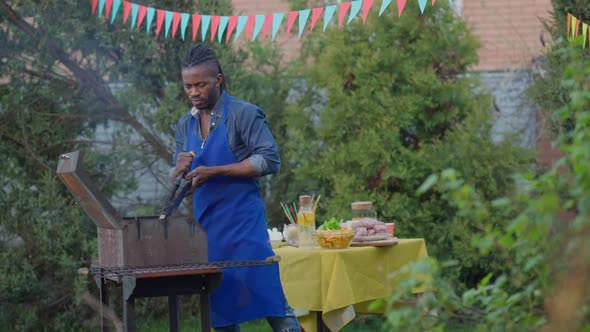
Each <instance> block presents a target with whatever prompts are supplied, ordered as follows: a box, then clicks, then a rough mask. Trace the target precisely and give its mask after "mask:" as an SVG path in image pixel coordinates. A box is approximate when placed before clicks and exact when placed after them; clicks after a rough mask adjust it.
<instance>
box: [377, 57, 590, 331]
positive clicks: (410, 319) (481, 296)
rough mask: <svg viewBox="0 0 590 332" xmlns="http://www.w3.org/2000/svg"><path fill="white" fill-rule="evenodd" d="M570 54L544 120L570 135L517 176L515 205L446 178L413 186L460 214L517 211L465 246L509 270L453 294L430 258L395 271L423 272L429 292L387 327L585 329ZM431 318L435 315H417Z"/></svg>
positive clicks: (583, 66)
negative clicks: (560, 93)
mask: <svg viewBox="0 0 590 332" xmlns="http://www.w3.org/2000/svg"><path fill="white" fill-rule="evenodd" d="M575 52H576V51H575V50H574V51H572V54H570V55H568V56H569V57H571V59H573V60H574V61H573V62H572V64H571V65H569V66H568V67H567V68H566V71H565V75H564V79H563V80H562V86H563V88H564V89H566V90H568V91H570V93H569V96H568V100H570V101H569V103H568V104H566V105H565V106H564V107H562V108H560V109H558V110H556V111H554V113H553V116H555V117H559V118H561V119H573V120H574V122H573V126H572V131H571V132H564V133H562V134H561V135H560V136H559V138H558V139H559V140H558V142H557V143H558V144H559V146H560V148H561V150H562V151H564V152H566V154H565V155H564V157H563V158H562V159H561V160H560V161H559V162H558V163H557V164H556V165H555V166H554V167H553V169H551V170H550V171H548V172H547V173H544V174H541V175H539V176H538V177H534V176H533V175H532V174H524V175H523V177H524V178H525V179H527V180H529V182H528V184H527V185H526V186H525V187H524V188H523V190H522V192H521V194H520V196H519V197H518V198H517V199H520V200H522V201H523V202H524V203H525V205H524V206H523V205H522V204H521V202H518V201H515V198H508V197H502V198H498V199H495V200H493V201H491V202H485V200H484V198H483V196H482V195H480V194H479V188H478V187H476V186H472V185H470V184H467V183H466V182H465V181H464V180H462V178H461V176H460V175H459V174H458V173H457V172H455V171H454V170H446V171H444V172H442V173H441V174H440V180H441V181H438V177H436V179H437V181H434V180H433V181H429V182H428V183H426V184H425V186H423V187H422V188H421V190H422V191H424V190H427V189H428V188H431V186H434V187H433V188H435V189H436V191H437V192H441V193H442V195H443V196H444V197H445V198H446V199H448V200H449V201H451V202H453V203H454V204H455V205H456V206H457V208H458V209H459V212H460V214H462V215H465V216H471V217H475V216H479V215H487V214H491V213H494V212H495V211H496V209H506V208H514V207H517V208H518V210H519V213H518V215H517V216H516V217H515V218H513V219H511V220H510V222H508V223H507V224H506V225H495V226H492V227H489V228H488V229H487V231H486V233H483V234H482V235H479V236H475V237H474V238H473V241H472V242H473V244H474V245H476V246H477V247H478V248H479V249H480V250H481V251H482V253H483V254H489V253H491V252H494V251H496V252H497V251H500V252H504V253H506V256H505V257H507V258H508V259H507V260H506V261H505V264H506V265H507V266H508V267H509V269H507V270H506V271H505V272H504V273H502V274H497V275H494V274H491V273H490V274H489V275H488V276H487V277H486V278H483V279H482V280H481V281H480V282H479V284H478V285H477V286H476V287H473V288H471V289H468V290H466V291H464V292H461V291H457V290H456V289H454V288H453V287H452V284H451V283H450V282H449V280H448V278H447V277H446V276H445V275H446V274H447V270H448V268H444V267H440V266H439V264H438V263H437V261H436V260H434V259H431V260H430V261H423V262H420V263H418V264H416V265H413V266H411V267H407V269H406V270H405V271H400V273H409V274H412V273H414V274H416V273H420V274H422V273H432V274H433V275H434V276H435V277H434V278H433V281H432V284H431V285H430V287H431V289H436V291H435V292H428V293H427V294H426V295H425V296H424V297H423V298H422V299H421V300H420V301H418V303H417V306H416V307H413V308H408V309H407V310H406V311H403V312H399V311H391V312H390V314H389V320H388V321H389V324H391V325H392V326H399V325H400V324H401V325H404V326H405V330H408V331H411V330H420V329H421V328H422V326H423V324H425V322H426V323H427V324H429V329H430V330H433V331H440V330H442V329H443V328H444V326H445V325H446V324H447V323H448V321H449V319H450V318H453V317H455V318H457V317H459V318H462V319H468V320H472V321H473V322H474V329H473V330H474V331H530V330H537V329H540V330H541V331H582V330H583V331H586V330H588V329H590V286H589V285H590V263H589V262H590V112H589V111H590V92H589V91H590V90H589V85H588V82H590V59H588V58H581V57H579V56H577V55H576V54H575ZM521 206H522V208H521ZM564 212H569V213H570V214H571V215H573V217H571V218H569V219H571V220H569V219H567V218H566V219H564V218H563V217H562V216H563V215H564ZM451 268H452V267H451ZM416 282H417V281H416ZM415 286H416V285H414V284H411V282H410V283H408V284H407V285H405V287H404V289H403V290H402V291H401V292H400V293H397V294H395V295H394V296H393V297H392V298H391V299H390V303H393V302H394V301H399V300H401V299H404V298H407V296H408V295H409V294H411V293H410V291H411V288H412V287H415ZM433 312H436V313H437V315H436V316H433V315H429V316H428V317H426V315H425V313H433ZM425 318H428V319H426V320H425Z"/></svg>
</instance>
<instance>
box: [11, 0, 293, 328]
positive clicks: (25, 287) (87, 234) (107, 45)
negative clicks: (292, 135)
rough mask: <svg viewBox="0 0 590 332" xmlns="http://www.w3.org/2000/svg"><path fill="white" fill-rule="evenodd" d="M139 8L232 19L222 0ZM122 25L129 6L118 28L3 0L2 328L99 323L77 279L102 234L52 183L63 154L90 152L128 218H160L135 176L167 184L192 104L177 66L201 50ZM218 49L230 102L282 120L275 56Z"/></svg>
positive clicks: (106, 189) (99, 177)
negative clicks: (178, 131) (141, 195)
mask: <svg viewBox="0 0 590 332" xmlns="http://www.w3.org/2000/svg"><path fill="white" fill-rule="evenodd" d="M140 3H141V4H143V5H146V6H153V7H157V8H166V9H174V10H176V11H180V12H189V13H190V12H200V13H214V14H229V13H231V3H230V1H226V0H224V1H141V2H140ZM122 17H123V13H122V8H121V9H120V10H119V13H118V14H117V16H116V19H115V20H114V22H113V23H111V22H110V19H107V18H105V17H104V16H103V17H99V16H98V15H95V16H92V15H91V8H90V2H79V1H70V0H65V1H29V0H23V1H0V61H1V62H0V81H1V82H2V83H0V138H1V139H0V153H2V156H4V157H3V158H2V160H1V161H0V190H2V191H3V192H2V195H0V249H1V250H0V262H1V263H2V264H1V266H0V312H1V313H0V329H2V330H6V329H7V328H8V329H10V330H35V331H36V330H87V329H90V328H91V327H92V326H96V324H97V322H98V321H97V319H98V315H97V314H96V313H93V312H92V311H91V310H90V307H89V306H88V305H87V304H86V303H83V301H82V299H83V298H84V297H81V296H79V295H80V294H83V293H84V292H85V291H87V288H88V291H91V292H95V291H96V289H95V286H94V284H91V285H88V284H87V283H86V282H87V280H86V279H76V270H77V269H78V268H79V267H82V266H88V265H89V264H90V261H91V260H92V259H93V258H95V257H96V254H97V251H96V248H95V246H96V245H95V239H96V233H95V227H94V224H93V223H92V222H91V221H90V220H89V219H88V217H87V216H86V215H85V214H84V213H82V211H81V209H80V208H79V207H78V206H76V205H75V204H74V203H75V201H74V199H73V197H72V195H71V194H70V193H69V192H68V191H67V189H66V187H65V186H64V185H63V184H62V183H61V181H59V180H58V179H57V177H56V174H55V170H56V166H57V158H58V156H59V154H60V153H64V152H69V151H73V150H82V151H83V152H84V155H85V163H84V167H85V168H86V169H87V170H88V172H89V173H90V175H91V178H92V179H93V180H94V182H96V183H97V184H98V185H99V189H100V190H101V191H102V192H103V193H104V194H106V195H107V196H108V197H111V196H112V197H114V199H113V200H115V201H118V202H119V205H123V206H122V208H123V209H124V211H122V214H123V215H129V214H139V213H144V214H147V213H150V214H155V213H157V212H159V211H158V209H159V207H160V206H159V204H161V203H160V202H161V201H162V198H161V197H155V200H154V201H151V202H145V201H144V202H138V203H135V204H131V203H132V202H129V201H127V200H126V198H128V195H129V194H130V193H131V192H133V191H134V190H136V189H137V188H138V184H137V183H136V181H135V178H136V176H137V175H138V174H148V176H146V177H147V178H148V180H149V181H152V182H156V181H160V182H161V183H162V186H163V187H166V185H165V184H164V183H165V182H166V176H167V171H166V167H167V165H169V164H170V162H171V159H172V153H173V149H174V144H173V139H174V129H175V126H176V123H177V121H178V119H179V118H180V116H181V115H182V114H183V113H184V112H186V111H187V110H188V107H189V105H188V103H187V101H186V98H185V97H184V94H183V91H182V85H181V84H180V83H181V76H180V61H181V59H182V57H183V56H184V54H185V52H186V51H187V50H188V48H189V47H191V46H192V45H193V44H194V43H192V42H190V41H188V40H187V41H186V42H183V41H182V40H181V39H180V38H179V37H178V36H177V38H175V39H172V38H164V36H163V34H164V32H163V31H162V33H161V34H160V36H159V37H156V36H155V32H154V30H155V24H154V26H152V27H150V29H148V32H147V33H146V28H145V22H144V24H143V25H142V27H141V29H140V30H137V29H135V28H133V27H131V26H130V23H131V21H132V20H129V21H127V23H126V24H123V23H122ZM189 32H190V29H189ZM188 35H189V36H190V33H189V34H188ZM212 46H213V47H214V48H215V49H216V51H217V52H218V55H219V57H220V59H221V62H222V64H223V69H224V72H225V74H226V78H227V80H228V86H229V90H230V93H232V94H235V95H237V96H239V97H243V98H251V99H249V101H251V102H254V103H258V104H261V106H262V107H263V108H264V109H265V110H267V113H268V114H269V119H270V121H269V123H272V121H273V118H280V116H281V115H280V114H278V113H279V112H280V111H281V106H280V105H281V102H282V101H281V96H284V95H285V92H284V86H283V85H281V84H277V82H280V80H275V81H274V82H273V81H272V80H273V77H276V76H277V75H280V73H281V71H280V70H278V67H277V65H276V63H275V59H277V58H278V54H277V53H276V50H274V51H273V50H270V49H268V48H266V47H263V46H261V45H253V49H248V48H249V45H245V50H238V49H237V47H236V48H234V47H232V46H230V45H219V44H217V43H214V44H213V45H212ZM252 54H256V55H257V57H252V56H251V55H252ZM270 88H272V89H274V90H272V89H270ZM273 91H274V92H276V93H274V92H273ZM105 127H106V128H107V129H106V130H105V129H104V128H105ZM97 129H101V130H102V132H103V134H102V135H97V131H96V130H97ZM105 132H106V133H107V134H106V135H105V134H104V133H105ZM162 165H163V166H162ZM150 173H151V175H150ZM74 286H76V287H74Z"/></svg>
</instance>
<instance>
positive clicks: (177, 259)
mask: <svg viewBox="0 0 590 332" xmlns="http://www.w3.org/2000/svg"><path fill="white" fill-rule="evenodd" d="M57 174H58V176H59V177H60V178H61V180H62V181H63V182H64V183H65V185H66V186H67V187H68V189H69V190H70V191H71V192H72V194H73V195H74V196H75V197H76V199H77V200H78V203H79V204H80V205H81V206H82V208H83V209H84V210H85V212H86V213H87V214H88V216H89V217H90V218H91V219H92V221H93V222H94V224H95V225H96V227H97V238H98V264H99V265H100V266H104V267H124V266H150V265H165V264H168V265H173V264H187V263H202V262H207V260H208V259H207V235H206V234H205V232H204V231H203V229H202V228H201V225H199V223H198V222H197V221H196V220H195V219H194V217H193V216H171V217H168V218H166V219H165V220H164V221H161V220H159V218H158V217H156V216H142V217H134V218H130V217H126V218H122V217H121V216H120V215H119V213H118V212H117V211H116V210H115V208H114V207H113V206H112V205H111V204H110V202H109V201H108V199H107V198H106V197H105V196H104V195H103V194H102V193H101V192H100V191H99V190H98V187H97V186H96V185H95V184H94V182H93V181H92V180H91V179H90V177H89V176H88V174H87V173H86V172H85V171H84V169H83V168H82V157H81V154H80V153H79V151H74V152H70V153H66V154H62V155H61V156H60V159H59V162H58V166H57Z"/></svg>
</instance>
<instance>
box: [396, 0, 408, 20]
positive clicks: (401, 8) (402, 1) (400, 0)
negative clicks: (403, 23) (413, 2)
mask: <svg viewBox="0 0 590 332" xmlns="http://www.w3.org/2000/svg"><path fill="white" fill-rule="evenodd" d="M406 2H408V0H397V16H402V11H404V7H405V6H406Z"/></svg>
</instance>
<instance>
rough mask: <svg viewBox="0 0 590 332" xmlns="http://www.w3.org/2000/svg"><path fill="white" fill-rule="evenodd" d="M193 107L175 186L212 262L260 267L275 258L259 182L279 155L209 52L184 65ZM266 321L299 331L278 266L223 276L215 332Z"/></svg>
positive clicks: (260, 117)
mask: <svg viewBox="0 0 590 332" xmlns="http://www.w3.org/2000/svg"><path fill="white" fill-rule="evenodd" d="M182 82H183V85H184V91H185V92H186V94H187V96H188V97H189V99H190V100H191V103H192V105H193V108H192V110H191V111H190V112H188V113H187V114H185V115H184V116H183V117H182V118H181V119H180V121H179V123H178V127H177V130H176V155H175V158H174V162H175V167H174V169H173V170H172V171H171V176H172V179H176V178H177V177H178V176H183V175H184V176H185V178H186V179H187V180H192V188H191V190H190V192H192V194H193V207H194V214H195V219H196V220H198V221H199V223H200V224H201V226H202V227H203V229H204V230H205V232H206V233H207V239H208V241H207V242H208V246H209V248H208V250H209V260H210V261H229V260H264V259H265V258H267V257H269V256H272V255H274V253H273V251H272V249H271V246H270V241H269V237H268V233H267V226H266V215H265V209H264V202H263V200H262V198H261V195H260V192H259V188H258V185H257V180H256V178H257V177H259V176H263V175H267V174H272V173H276V172H278V171H279V168H280V159H279V154H278V148H277V146H276V143H275V141H274V138H273V136H272V134H271V132H270V130H269V128H268V126H267V124H266V120H265V115H264V112H263V111H262V110H261V109H260V108H259V107H257V106H255V105H252V104H250V103H247V102H245V101H243V100H240V99H238V98H235V97H232V96H230V95H229V94H228V93H227V92H226V91H225V90H226V89H225V82H224V76H223V72H222V70H221V66H220V65H219V62H218V60H217V57H216V55H215V53H214V52H213V50H212V49H210V48H209V47H207V46H205V45H203V44H201V45H198V46H196V47H193V48H192V49H191V50H190V51H189V52H188V53H187V55H186V57H185V58H184V60H183V63H182ZM262 317H266V318H267V321H268V322H269V324H270V325H271V327H272V328H273V330H274V331H289V332H291V331H300V330H301V329H300V326H299V323H298V322H297V318H296V317H295V315H294V314H293V310H292V309H291V308H290V307H289V305H288V304H287V301H286V299H285V295H284V293H283V288H282V285H281V282H280V277H279V269H278V266H277V264H273V265H272V266H255V267H245V268H231V269H224V271H223V279H222V281H221V284H220V285H219V287H218V288H217V289H216V290H215V291H214V292H213V293H212V294H211V320H212V325H213V327H214V328H215V330H216V331H239V324H240V323H242V322H245V321H249V320H254V319H259V318H262Z"/></svg>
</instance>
